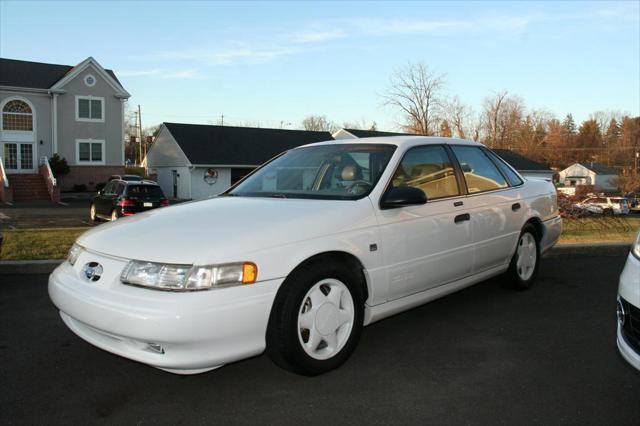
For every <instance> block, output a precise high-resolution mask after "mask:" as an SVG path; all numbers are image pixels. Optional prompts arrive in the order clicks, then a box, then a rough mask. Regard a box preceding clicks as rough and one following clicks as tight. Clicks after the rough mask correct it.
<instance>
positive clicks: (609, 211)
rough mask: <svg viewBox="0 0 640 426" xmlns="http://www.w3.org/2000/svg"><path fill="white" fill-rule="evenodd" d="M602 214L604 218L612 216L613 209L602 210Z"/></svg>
mask: <svg viewBox="0 0 640 426" xmlns="http://www.w3.org/2000/svg"><path fill="white" fill-rule="evenodd" d="M602 214H603V215H604V216H613V209H604V210H603V211H602Z"/></svg>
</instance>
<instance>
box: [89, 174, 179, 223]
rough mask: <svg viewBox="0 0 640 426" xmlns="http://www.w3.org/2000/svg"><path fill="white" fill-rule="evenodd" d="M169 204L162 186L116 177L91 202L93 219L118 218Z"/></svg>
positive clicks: (90, 212) (146, 181)
mask: <svg viewBox="0 0 640 426" xmlns="http://www.w3.org/2000/svg"><path fill="white" fill-rule="evenodd" d="M168 205H169V200H167V197H165V196H164V194H163V193H162V189H161V188H160V186H159V185H158V184H157V183H155V182H153V181H148V180H142V181H126V180H121V179H114V180H112V181H110V182H109V183H107V185H106V186H105V187H104V189H102V190H101V191H100V192H98V195H97V196H96V197H95V198H94V199H93V201H92V202H91V207H90V211H89V216H90V217H91V220H93V221H98V220H100V219H104V220H116V219H118V218H119V217H122V216H131V215H133V214H136V213H140V212H143V211H146V210H151V209H155V208H157V207H165V206H168Z"/></svg>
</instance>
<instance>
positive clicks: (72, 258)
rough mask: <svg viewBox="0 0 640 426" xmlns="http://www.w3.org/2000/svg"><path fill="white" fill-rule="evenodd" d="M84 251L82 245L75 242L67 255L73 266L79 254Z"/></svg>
mask: <svg viewBox="0 0 640 426" xmlns="http://www.w3.org/2000/svg"><path fill="white" fill-rule="evenodd" d="M80 253H82V247H80V246H79V245H77V244H76V243H74V244H73V245H72V246H71V248H70V249H69V254H68V255H67V260H68V261H69V263H70V264H71V266H73V265H75V264H76V260H78V256H80Z"/></svg>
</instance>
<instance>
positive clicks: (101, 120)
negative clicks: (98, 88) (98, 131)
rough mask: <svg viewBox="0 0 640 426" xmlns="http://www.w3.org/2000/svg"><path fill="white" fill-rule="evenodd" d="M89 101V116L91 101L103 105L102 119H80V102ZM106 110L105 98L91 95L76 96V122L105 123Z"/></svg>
mask: <svg viewBox="0 0 640 426" xmlns="http://www.w3.org/2000/svg"><path fill="white" fill-rule="evenodd" d="M81 99H88V100H89V115H91V101H96V100H97V101H100V103H101V104H102V107H101V111H100V112H101V113H102V117H101V118H82V117H80V102H79V101H80V100H81ZM104 116H105V110H104V98H103V97H100V96H91V95H76V121H85V122H89V123H104V121H105V117H104Z"/></svg>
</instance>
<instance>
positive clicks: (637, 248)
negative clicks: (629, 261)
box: [631, 231, 640, 259]
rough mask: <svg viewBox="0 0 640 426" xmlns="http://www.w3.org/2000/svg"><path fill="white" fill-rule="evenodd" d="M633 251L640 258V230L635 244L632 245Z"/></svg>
mask: <svg viewBox="0 0 640 426" xmlns="http://www.w3.org/2000/svg"><path fill="white" fill-rule="evenodd" d="M631 253H633V255H634V256H635V257H636V258H638V259H640V231H639V232H638V236H637V237H636V240H635V241H634V243H633V246H631Z"/></svg>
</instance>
